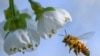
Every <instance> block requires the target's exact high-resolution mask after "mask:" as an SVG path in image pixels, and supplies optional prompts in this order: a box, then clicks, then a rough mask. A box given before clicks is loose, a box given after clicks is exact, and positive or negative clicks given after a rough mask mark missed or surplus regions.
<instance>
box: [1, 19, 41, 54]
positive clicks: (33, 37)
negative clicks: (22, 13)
mask: <svg viewBox="0 0 100 56" xmlns="http://www.w3.org/2000/svg"><path fill="white" fill-rule="evenodd" d="M26 22H27V28H26V29H19V30H16V31H14V32H11V33H10V34H8V36H7V37H6V38H5V39H4V37H5V35H6V33H7V31H4V30H3V26H4V23H5V21H3V22H2V23H0V33H1V35H2V37H3V39H4V51H5V52H6V53H7V54H8V55H12V54H15V53H17V52H22V53H25V52H29V51H32V50H35V49H36V48H37V47H38V45H39V43H40V37H39V35H38V33H37V32H36V29H35V27H34V24H33V20H32V19H28V20H27V21H26Z"/></svg>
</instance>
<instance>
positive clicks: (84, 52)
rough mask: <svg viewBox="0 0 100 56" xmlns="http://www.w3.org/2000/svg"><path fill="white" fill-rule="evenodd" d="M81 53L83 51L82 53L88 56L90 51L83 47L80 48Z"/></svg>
mask: <svg viewBox="0 0 100 56" xmlns="http://www.w3.org/2000/svg"><path fill="white" fill-rule="evenodd" d="M82 53H83V54H84V55H86V56H90V51H89V50H88V49H87V48H85V49H83V50H82Z"/></svg>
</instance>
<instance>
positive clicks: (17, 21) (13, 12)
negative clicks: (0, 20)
mask: <svg viewBox="0 0 100 56" xmlns="http://www.w3.org/2000/svg"><path fill="white" fill-rule="evenodd" d="M9 4H10V6H9V8H8V9H6V10H5V11H4V13H5V17H6V23H5V25H4V30H5V31H11V32H13V31H15V30H17V29H25V28H26V27H27V25H26V19H27V18H31V16H30V15H29V14H27V13H20V12H19V11H18V10H17V9H16V7H15V6H14V2H13V0H9Z"/></svg>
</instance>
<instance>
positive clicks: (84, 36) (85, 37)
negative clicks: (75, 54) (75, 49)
mask: <svg viewBox="0 0 100 56" xmlns="http://www.w3.org/2000/svg"><path fill="white" fill-rule="evenodd" d="M94 34H95V32H87V33H84V34H82V35H80V36H78V38H79V40H80V41H81V42H83V43H85V44H86V43H87V40H88V39H90V38H91V37H92V36H93V35H94Z"/></svg>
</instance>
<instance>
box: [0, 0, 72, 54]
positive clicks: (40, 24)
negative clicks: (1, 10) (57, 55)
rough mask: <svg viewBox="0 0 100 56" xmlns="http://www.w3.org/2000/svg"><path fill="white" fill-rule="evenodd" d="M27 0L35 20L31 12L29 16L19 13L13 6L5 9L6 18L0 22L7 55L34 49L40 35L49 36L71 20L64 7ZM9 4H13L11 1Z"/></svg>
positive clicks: (0, 31) (38, 42)
mask: <svg viewBox="0 0 100 56" xmlns="http://www.w3.org/2000/svg"><path fill="white" fill-rule="evenodd" d="M9 1H10V2H11V1H13V0H9ZM29 2H30V4H31V7H32V10H33V11H34V14H35V16H36V18H35V20H33V13H32V15H31V16H30V15H29V14H28V12H27V13H19V11H18V10H16V8H13V7H14V6H10V7H9V8H8V9H7V10H5V16H6V18H7V19H6V21H3V22H1V23H0V33H1V35H2V37H3V39H4V51H5V52H6V53H7V54H8V55H12V54H14V53H17V52H22V53H25V52H27V51H33V50H35V49H36V48H37V47H38V45H39V44H40V37H42V38H44V39H45V38H48V37H49V38H50V37H52V35H53V34H56V32H57V30H58V29H60V28H62V27H63V26H64V25H65V24H66V23H68V22H71V21H72V18H71V16H70V14H69V13H68V12H67V11H66V10H64V9H57V8H53V7H46V8H43V7H42V6H41V5H40V4H39V3H37V2H34V1H32V0H29ZM10 5H13V2H11V4H10ZM30 13H31V12H30ZM10 14H11V15H10ZM26 18H30V19H26ZM34 22H36V23H34Z"/></svg>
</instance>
